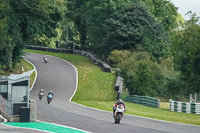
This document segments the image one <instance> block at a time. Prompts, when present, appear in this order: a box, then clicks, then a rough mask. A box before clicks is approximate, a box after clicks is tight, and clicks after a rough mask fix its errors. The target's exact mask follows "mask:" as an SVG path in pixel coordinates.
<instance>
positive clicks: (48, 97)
mask: <svg viewBox="0 0 200 133" xmlns="http://www.w3.org/2000/svg"><path fill="white" fill-rule="evenodd" d="M52 98H53V96H52V95H51V94H49V95H48V96H47V102H48V104H49V103H50V102H51V101H52Z"/></svg>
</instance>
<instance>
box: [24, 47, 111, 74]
mask: <svg viewBox="0 0 200 133" xmlns="http://www.w3.org/2000/svg"><path fill="white" fill-rule="evenodd" d="M26 48H27V49H33V50H42V51H49V52H59V53H68V54H76V55H82V56H86V57H88V58H89V59H90V60H91V61H92V62H93V63H94V64H96V65H98V66H100V67H101V68H102V69H103V71H104V72H111V67H110V65H108V63H106V62H105V61H102V60H101V59H100V58H98V57H97V56H96V55H95V54H93V53H91V52H86V51H82V50H73V49H62V48H48V47H41V46H30V45H27V46H26Z"/></svg>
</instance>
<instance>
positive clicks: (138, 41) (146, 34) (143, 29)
mask: <svg viewBox="0 0 200 133" xmlns="http://www.w3.org/2000/svg"><path fill="white" fill-rule="evenodd" d="M105 29H106V34H105V37H104V41H103V43H102V45H101V46H100V48H102V53H105V52H108V53H110V52H111V51H112V50H114V49H121V50H123V49H124V50H126V49H130V50H145V51H149V53H150V54H151V55H152V56H153V57H155V58H159V57H164V56H166V54H167V41H168V37H167V35H166V34H165V31H164V29H163V27H162V26H161V25H160V24H159V23H158V22H157V21H156V20H155V18H154V17H153V16H152V14H151V13H150V12H148V9H147V8H146V7H145V6H143V5H138V4H137V5H129V6H127V7H126V8H125V9H123V10H121V11H119V12H116V14H115V15H114V16H113V17H112V18H110V19H108V20H106V23H105Z"/></svg>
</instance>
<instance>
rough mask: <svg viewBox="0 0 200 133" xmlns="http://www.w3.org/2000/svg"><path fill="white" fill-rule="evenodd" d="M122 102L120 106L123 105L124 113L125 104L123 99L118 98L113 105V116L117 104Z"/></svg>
mask: <svg viewBox="0 0 200 133" xmlns="http://www.w3.org/2000/svg"><path fill="white" fill-rule="evenodd" d="M119 104H122V106H124V113H125V111H126V110H127V107H126V104H125V103H124V101H123V100H122V99H118V100H117V101H116V102H115V104H114V105H113V116H114V115H115V110H116V108H117V105H119Z"/></svg>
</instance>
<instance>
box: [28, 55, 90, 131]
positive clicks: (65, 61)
mask: <svg viewBox="0 0 200 133" xmlns="http://www.w3.org/2000/svg"><path fill="white" fill-rule="evenodd" d="M27 53H30V52H27ZM31 54H37V53H31ZM39 55H44V54H39ZM47 56H50V57H53V58H57V59H59V60H62V61H64V62H66V63H68V64H70V65H71V66H72V67H73V68H74V69H75V72H76V88H75V90H74V93H73V95H72V96H71V98H70V99H69V102H71V99H72V98H73V96H74V95H75V93H76V91H77V87H78V71H77V69H76V67H75V66H74V65H73V64H71V63H70V62H68V61H66V60H64V59H61V58H58V57H55V56H51V55H47ZM31 64H32V63H31ZM32 65H33V64H32ZM33 66H34V65H33ZM34 68H36V67H35V66H34ZM35 70H36V69H35ZM37 121H40V120H37ZM41 122H42V121H41ZM44 122H45V121H44ZM46 123H50V122H46ZM50 124H54V125H59V126H62V127H69V128H72V129H76V130H80V131H84V132H87V133H92V132H89V131H85V130H82V129H78V128H75V127H70V126H64V125H60V124H56V123H50Z"/></svg>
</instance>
